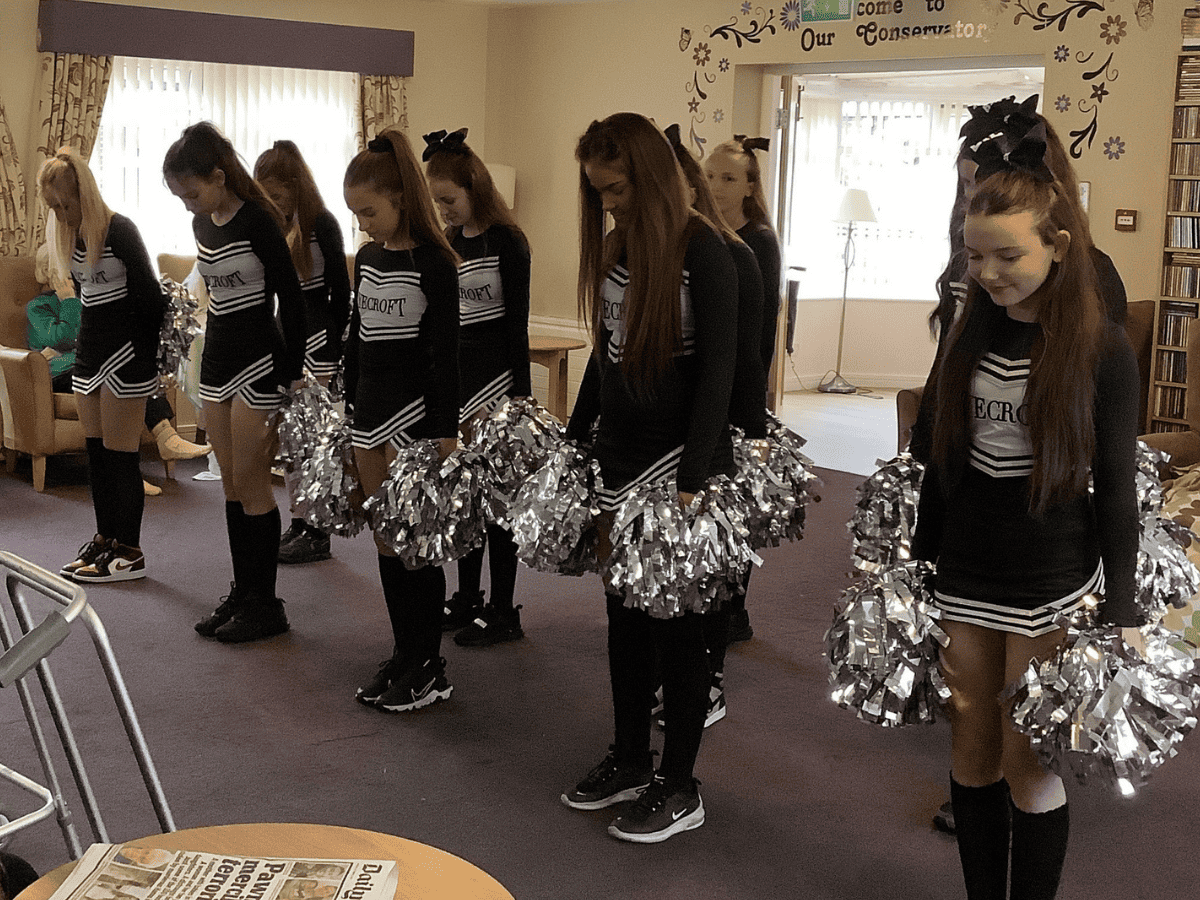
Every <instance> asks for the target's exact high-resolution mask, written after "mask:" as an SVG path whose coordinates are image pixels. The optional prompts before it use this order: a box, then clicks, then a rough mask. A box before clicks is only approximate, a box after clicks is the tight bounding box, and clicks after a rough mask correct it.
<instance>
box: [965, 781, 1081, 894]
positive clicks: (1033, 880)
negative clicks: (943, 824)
mask: <svg viewBox="0 0 1200 900" xmlns="http://www.w3.org/2000/svg"><path fill="white" fill-rule="evenodd" d="M956 819H957V816H956ZM1070 830H1071V816H1070V812H1069V811H1068V809H1067V804H1065V803H1064V804H1063V805H1062V806H1060V807H1058V808H1057V809H1052V810H1050V811H1049V812H1044V813H1027V812H1023V811H1021V810H1019V809H1017V807H1016V806H1013V808H1012V894H1011V898H1012V900H1054V896H1055V894H1057V893H1058V882H1059V880H1060V879H1061V878H1062V870H1063V862H1064V861H1065V860H1066V857H1067V837H1068V835H1069V834H1070Z"/></svg>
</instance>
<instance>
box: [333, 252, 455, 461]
mask: <svg viewBox="0 0 1200 900" xmlns="http://www.w3.org/2000/svg"><path fill="white" fill-rule="evenodd" d="M354 284H355V297H354V305H353V307H352V308H351V312H350V338H349V340H348V341H347V343H346V375H345V378H346V397H347V398H350V399H351V400H352V401H353V416H352V420H353V421H352V425H351V436H352V439H353V442H354V446H355V447H360V448H363V449H371V448H375V447H380V446H382V445H383V444H385V443H391V444H392V445H393V446H395V447H397V448H398V447H401V446H404V445H405V444H409V443H411V442H412V441H415V440H418V439H425V438H448V437H453V436H455V435H457V434H458V334H459V325H458V272H457V270H456V268H455V266H454V263H452V262H451V261H450V260H449V259H448V258H447V257H446V256H445V254H444V253H443V252H442V251H441V250H440V249H438V248H436V247H433V246H431V245H428V244H422V245H419V246H417V247H414V248H412V249H411V250H388V249H385V248H384V247H383V246H382V245H381V244H377V243H371V244H367V245H366V246H364V247H363V248H362V249H361V250H359V251H358V255H357V256H356V257H355V260H354Z"/></svg>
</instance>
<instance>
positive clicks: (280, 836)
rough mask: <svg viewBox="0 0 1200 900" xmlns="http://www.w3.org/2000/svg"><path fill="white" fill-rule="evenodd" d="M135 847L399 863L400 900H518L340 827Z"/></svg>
mask: <svg viewBox="0 0 1200 900" xmlns="http://www.w3.org/2000/svg"><path fill="white" fill-rule="evenodd" d="M127 843H128V844H130V845H131V846H134V847H157V848H160V849H163V850H196V851H200V852H203V853H225V854H229V855H231V856H259V857H261V856H275V857H298V858H301V859H394V860H396V862H397V863H399V866H398V867H397V868H398V872H399V880H398V881H397V882H396V900H410V898H411V900H416V898H431V900H433V898H439V900H440V898H443V897H470V898H472V900H513V896H512V894H510V893H509V892H508V891H507V890H505V888H504V886H503V885H501V884H500V882H498V881H496V879H494V878H493V877H492V876H491V875H489V874H488V873H487V872H485V871H483V870H482V869H480V868H478V867H476V866H473V865H471V864H470V863H469V862H467V861H466V860H464V859H459V858H458V857H457V856H454V855H453V854H450V853H446V852H445V851H443V850H438V849H437V848H435V847H429V846H426V845H425V844H420V843H417V842H416V841H409V840H406V839H404V838H401V837H396V836H395V835H391V834H381V833H379V832H375V831H364V830H362V829H359V828H343V827H341V826H339V825H304V824H297V823H278V822H271V823H255V824H246V825H213V826H211V827H208V828H189V829H185V830H183V831H174V832H171V833H169V834H155V835H151V836H150V837H144V838H139V839H138V840H136V841H128V842H127ZM74 865H75V863H67V864H66V865H64V866H59V867H58V868H57V869H55V870H53V871H52V872H48V873H47V874H45V875H43V876H42V877H41V878H39V879H38V880H37V881H36V882H34V883H33V884H31V885H30V886H29V887H27V888H26V889H25V890H24V891H22V892H21V900H48V898H49V897H50V895H51V894H53V893H54V891H55V890H56V889H57V888H58V887H59V886H60V885H61V884H62V883H63V882H64V881H65V880H66V878H67V876H68V875H69V874H70V872H71V869H72V868H73V867H74Z"/></svg>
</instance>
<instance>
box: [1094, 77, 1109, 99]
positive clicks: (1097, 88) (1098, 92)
mask: <svg viewBox="0 0 1200 900" xmlns="http://www.w3.org/2000/svg"><path fill="white" fill-rule="evenodd" d="M1107 96H1108V87H1107V86H1106V85H1105V84H1104V82H1103V81H1102V82H1100V83H1099V84H1093V85H1092V99H1093V100H1095V101H1096V102H1097V103H1103V102H1104V98H1105V97H1107Z"/></svg>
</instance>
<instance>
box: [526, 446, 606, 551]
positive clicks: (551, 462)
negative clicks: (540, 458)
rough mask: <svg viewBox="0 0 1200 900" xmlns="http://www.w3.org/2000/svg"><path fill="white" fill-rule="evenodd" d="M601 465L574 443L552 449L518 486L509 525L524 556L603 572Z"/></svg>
mask: <svg viewBox="0 0 1200 900" xmlns="http://www.w3.org/2000/svg"><path fill="white" fill-rule="evenodd" d="M600 483H601V482H600V464H599V463H598V462H596V460H594V459H589V458H588V456H587V454H586V453H585V452H584V451H583V450H581V449H579V447H577V446H575V445H574V444H572V443H570V442H564V443H563V444H561V445H560V446H558V447H557V448H556V449H554V450H552V451H550V453H549V455H548V456H547V458H546V461H545V462H544V463H543V464H542V466H541V468H540V469H538V470H537V471H536V472H534V473H533V474H532V475H530V476H529V478H527V479H526V480H525V482H524V483H523V484H522V485H521V486H520V488H518V490H517V492H516V495H515V496H514V498H513V501H512V503H511V504H509V509H508V523H509V525H508V527H509V528H510V529H511V531H512V536H513V540H514V541H515V542H516V544H517V556H518V558H519V559H520V560H521V561H522V562H523V563H525V565H527V566H529V567H530V568H531V569H537V570H538V571H540V572H557V573H559V574H562V575H582V574H583V573H584V572H597V571H599V565H598V563H597V561H596V531H595V528H594V525H593V523H594V521H595V519H596V516H598V515H599V514H600V509H599V507H598V506H597V505H596V491H597V488H598V487H599V486H600Z"/></svg>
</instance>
